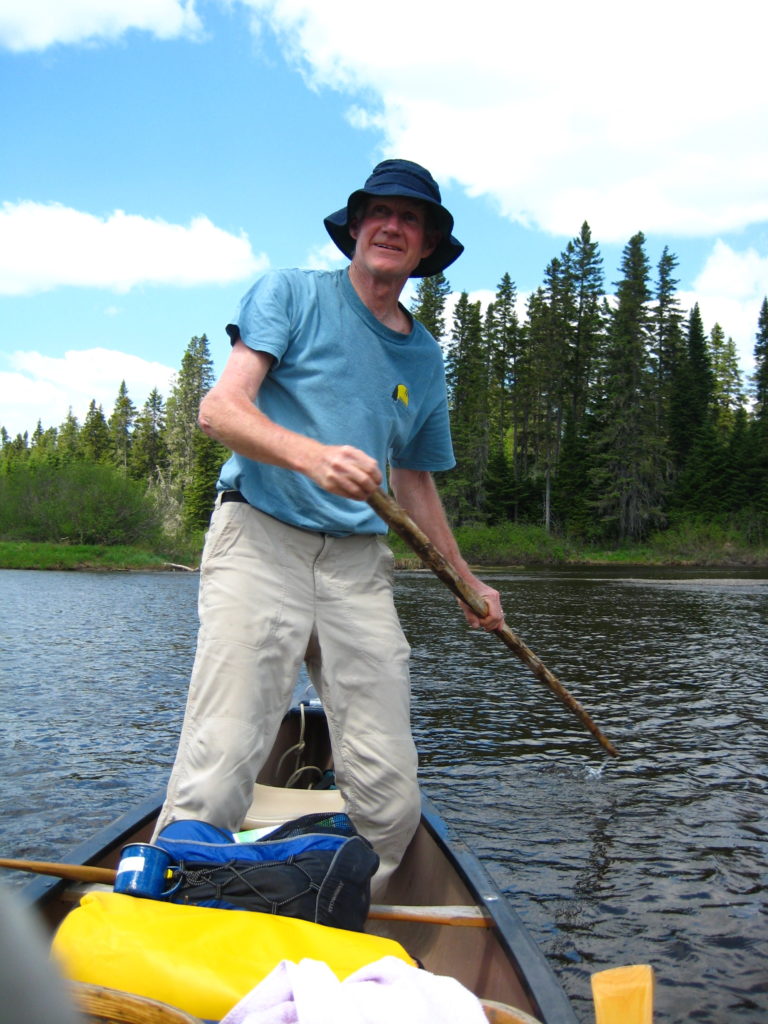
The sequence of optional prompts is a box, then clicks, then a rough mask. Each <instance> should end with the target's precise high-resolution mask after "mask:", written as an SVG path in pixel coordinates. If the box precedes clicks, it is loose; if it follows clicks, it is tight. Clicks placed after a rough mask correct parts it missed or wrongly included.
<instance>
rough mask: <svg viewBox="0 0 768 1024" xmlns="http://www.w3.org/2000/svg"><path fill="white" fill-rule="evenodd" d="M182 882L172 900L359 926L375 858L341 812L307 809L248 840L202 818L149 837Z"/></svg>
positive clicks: (368, 897) (366, 906)
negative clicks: (309, 811)
mask: <svg viewBox="0 0 768 1024" xmlns="http://www.w3.org/2000/svg"><path fill="white" fill-rule="evenodd" d="M155 845H156V846H159V847H161V848H162V849H164V850H166V851H167V852H168V853H169V854H170V855H171V857H172V859H173V863H174V865H175V868H174V875H175V877H176V879H177V880H178V881H179V882H180V884H179V887H178V889H176V890H175V892H174V893H173V895H172V896H171V897H170V899H171V902H173V903H191V904H195V905H196V906H203V907H224V908H227V909H230V910H257V911H261V912H262V913H267V914H280V915H283V916H285V917H297V918H301V919H302V920H304V921H314V922H315V923H316V924H324V925H330V926H331V927H335V928H346V929H348V930H351V931H362V930H363V927H364V925H365V920H366V918H367V916H368V911H369V909H370V905H371V878H372V877H373V874H374V872H375V871H376V869H377V867H378V866H379V858H378V856H377V854H376V853H374V851H373V848H372V847H371V844H370V843H369V842H368V840H367V839H365V838H364V837H363V836H361V835H360V834H359V832H358V831H357V830H356V829H355V827H354V825H353V824H352V822H351V820H350V819H349V817H348V816H347V815H346V814H307V815H304V816H303V817H302V818H297V819H295V820H294V821H289V822H287V823H286V824H285V825H281V826H280V827H279V828H277V829H275V831H274V832H270V833H269V835H267V836H265V837H264V838H263V839H260V840H257V841H256V842H253V843H238V842H235V838H234V835H233V834H232V833H231V832H228V831H227V830H226V829H221V828H217V827H216V826H214V825H208V824H207V823H206V822H203V821H174V822H171V824H170V825H167V826H166V827H165V828H164V829H163V831H162V832H161V833H160V835H159V836H158V837H157V839H156V840H155Z"/></svg>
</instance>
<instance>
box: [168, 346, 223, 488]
mask: <svg viewBox="0 0 768 1024" xmlns="http://www.w3.org/2000/svg"><path fill="white" fill-rule="evenodd" d="M213 383H214V372H213V360H212V359H211V356H210V352H209V349H208V339H207V338H206V336H205V335H204V334H203V335H202V336H201V337H194V338H192V339H191V340H190V342H189V344H188V345H187V349H186V351H185V353H184V356H183V357H182V360H181V369H180V370H179V373H178V375H177V377H176V380H175V382H174V385H173V388H172V390H171V394H170V396H169V398H168V402H167V405H166V430H165V440H166V444H167V446H168V457H169V461H170V470H171V476H172V478H173V481H174V483H175V484H176V486H177V487H178V488H179V489H180V490H181V492H183V491H184V490H185V488H187V487H188V486H189V484H190V483H191V481H192V476H193V467H194V461H195V455H194V438H195V435H196V433H197V431H198V430H199V429H200V428H199V427H198V425H197V414H198V410H199V408H200V402H201V401H202V399H203V396H204V395H205V394H206V393H207V392H208V391H209V390H210V389H211V387H212V386H213Z"/></svg>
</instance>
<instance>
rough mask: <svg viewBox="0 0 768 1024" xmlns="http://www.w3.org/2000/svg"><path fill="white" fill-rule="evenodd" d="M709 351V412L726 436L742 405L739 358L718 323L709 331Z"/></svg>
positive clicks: (731, 341)
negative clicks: (710, 393)
mask: <svg viewBox="0 0 768 1024" xmlns="http://www.w3.org/2000/svg"><path fill="white" fill-rule="evenodd" d="M708 348H709V359H710V363H711V366H712V377H713V394H712V404H713V410H712V411H713V415H714V421H715V426H716V428H717V429H718V430H719V431H720V433H721V434H722V435H727V434H729V433H730V432H731V431H732V430H733V428H734V425H735V422H736V415H737V413H738V411H739V410H740V409H741V408H742V407H743V405H744V389H743V386H742V380H741V370H740V368H739V357H738V354H737V352H736V346H735V344H734V342H733V338H726V337H725V332H724V331H723V329H722V327H721V326H720V324H715V326H714V327H713V328H712V331H711V333H710V336H709V346H708Z"/></svg>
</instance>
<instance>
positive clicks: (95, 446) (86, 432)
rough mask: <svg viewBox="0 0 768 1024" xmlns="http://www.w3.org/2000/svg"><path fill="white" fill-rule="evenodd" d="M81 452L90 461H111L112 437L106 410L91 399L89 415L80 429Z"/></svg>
mask: <svg viewBox="0 0 768 1024" xmlns="http://www.w3.org/2000/svg"><path fill="white" fill-rule="evenodd" d="M80 452H81V454H82V456H83V457H84V458H85V459H86V460H87V461H89V462H109V461H110V457H111V454H112V439H111V437H110V435H109V427H108V426H107V421H106V419H105V418H104V410H103V409H102V407H101V406H100V405H96V401H95V399H91V404H90V405H89V407H88V415H87V416H86V417H85V423H83V429H82V430H81V431H80Z"/></svg>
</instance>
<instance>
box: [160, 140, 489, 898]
mask: <svg viewBox="0 0 768 1024" xmlns="http://www.w3.org/2000/svg"><path fill="white" fill-rule="evenodd" d="M325 226H326V228H327V230H328V232H329V234H330V236H331V238H332V239H333V241H334V242H335V243H336V245H337V246H338V247H339V248H340V249H341V250H342V252H343V253H344V254H345V255H346V256H348V257H350V258H351V264H350V266H349V267H348V268H344V269H343V270H338V271H300V270H284V271H274V272H269V273H266V274H264V276H263V277H260V278H259V280H258V281H257V282H256V284H255V285H254V286H253V287H252V288H251V289H250V291H249V292H248V293H247V294H246V296H245V298H244V299H243V301H242V303H241V305H240V310H239V313H238V315H237V317H236V319H235V322H234V323H231V324H229V325H228V327H227V332H228V334H229V336H230V340H231V342H232V351H231V354H230V357H229V360H228V362H227V364H226V366H225V368H224V372H223V373H222V375H221V378H220V380H219V381H218V382H217V384H216V385H215V386H214V387H213V388H212V389H211V390H210V391H209V393H208V394H207V395H206V397H205V398H204V399H203V402H202V404H201V407H200V425H201V427H202V428H203V430H204V431H205V432H206V433H207V434H209V435H210V436H212V437H214V438H216V439H217V440H218V441H220V442H221V443H222V444H224V445H226V447H227V448H229V449H230V450H231V451H232V452H233V454H232V456H231V458H230V459H229V460H228V461H227V462H226V463H225V465H224V467H223V468H222V471H221V476H220V478H219V482H218V488H219V495H218V497H217V500H216V504H215V508H214V512H213V516H212V519H211V525H210V529H209V532H208V535H207V538H206V543H205V551H204V554H203V561H202V565H201V578H200V597H199V612H200V633H199V637H198V647H197V654H196V658H195V665H194V670H193V673H192V681H191V684H190V692H189V699H188V703H187V711H186V717H185V720H184V727H183V730H182V734H181V740H180V744H179V751H178V754H177V757H176V764H175V766H174V769H173V772H172V775H171V779H170V782H169V786H168V794H167V797H166V802H165V806H164V808H163V812H162V813H161V816H160V820H159V823H158V831H159V830H160V829H161V828H162V827H163V826H164V825H165V824H167V823H168V822H169V821H171V820H174V819H177V818H198V819H201V820H203V821H208V822H210V823H212V824H215V825H218V826H220V827H223V828H227V829H230V830H232V831H237V829H239V827H240V825H241V822H242V820H243V817H244V815H245V812H246V810H247V809H248V806H249V804H250V800H251V796H252V787H253V782H254V780H255V778H256V776H257V774H258V772H259V770H260V768H261V766H262V764H263V762H264V760H265V758H266V756H267V754H268V753H269V751H270V749H271V746H272V743H273V741H274V738H275V736H276V734H277V729H278V726H279V724H280V721H281V719H282V717H283V714H284V713H285V711H286V710H287V708H288V707H289V706H290V702H291V699H292V696H293V692H294V689H295V684H296V679H297V676H298V672H299V669H300V667H301V664H302V662H303V661H306V664H307V668H308V671H309V674H310V677H311V679H312V681H313V683H314V684H315V687H316V689H317V691H318V694H319V696H320V697H321V699H322V702H323V706H324V709H325V712H326V715H327V719H328V725H329V728H330V732H331V739H332V745H333V755H334V764H335V769H336V781H337V784H338V786H339V789H340V790H341V793H342V796H343V797H344V800H345V803H346V808H347V812H348V813H349V815H350V817H351V818H352V820H353V821H354V823H355V825H356V826H357V828H358V830H359V831H360V832H361V833H362V834H363V835H364V836H366V838H368V839H369V840H370V841H371V843H372V844H373V846H374V848H375V850H376V852H377V853H378V854H379V857H380V858H381V867H380V869H379V873H378V875H377V880H376V881H377V883H382V882H383V881H384V880H385V879H386V878H387V877H388V876H389V874H391V872H392V871H393V870H394V868H395V867H396V866H397V864H398V863H399V861H400V858H401V856H402V854H403V852H404V850H405V847H406V846H407V844H408V842H409V840H410V838H411V836H412V835H413V833H414V831H415V829H416V826H417V824H418V821H419V814H420V801H419V791H418V784H417V779H416V767H417V757H416V749H415V745H414V742H413V739H412V736H411V728H410V680H409V673H408V660H409V653H410V652H409V647H408V644H407V642H406V639H405V637H404V635H403V632H402V629H401V627H400V624H399V621H398V617H397V613H396V611H395V607H394V602H393V598H392V556H391V553H390V552H389V549H388V548H387V547H386V545H385V544H384V543H383V540H382V535H383V534H385V533H386V525H385V524H384V523H383V521H382V520H381V519H379V518H378V516H377V515H376V514H375V513H374V512H373V510H372V509H371V507H370V506H369V505H368V504H367V502H366V499H367V498H368V497H369V496H370V495H371V494H372V493H373V491H374V490H375V489H376V488H377V487H379V486H380V485H381V484H382V482H383V481H384V478H385V474H386V472H387V467H389V482H390V486H391V488H392V491H393V492H394V494H395V497H396V498H397V500H398V502H399V503H400V504H401V505H403V506H404V507H405V509H406V510H407V511H408V512H409V513H410V515H411V517H412V518H413V519H414V520H415V521H416V523H417V524H418V525H419V526H420V527H421V529H422V530H423V531H424V532H425V533H426V534H427V536H428V537H429V538H430V540H431V541H432V543H433V544H434V545H435V546H436V547H437V548H438V550H440V551H441V552H442V553H443V555H444V556H445V557H446V558H448V559H449V561H451V562H452V563H453V565H454V566H455V567H456V569H457V570H458V572H459V573H460V575H461V576H462V577H463V578H464V579H466V581H467V582H468V583H469V584H470V585H471V586H473V587H475V588H476V589H477V590H478V591H479V593H480V594H481V595H482V596H483V597H484V598H485V600H486V602H487V604H488V609H489V610H488V614H487V615H486V617H485V618H483V619H480V620H478V618H477V617H476V616H475V615H474V614H473V613H472V612H471V611H470V610H469V609H465V611H464V614H465V616H466V618H467V620H468V622H469V623H470V625H472V626H474V627H477V626H480V627H482V628H484V629H489V630H490V629H495V628H498V627H499V626H500V625H501V624H502V623H503V613H502V610H501V603H500V598H499V595H498V593H497V592H496V591H495V590H493V589H491V588H490V587H488V586H486V585H485V584H483V583H481V582H480V581H479V580H478V579H477V578H476V577H475V576H474V574H473V573H472V572H471V571H470V569H469V567H468V566H467V564H466V562H465V561H464V560H463V559H462V557H461V555H460V553H459V551H458V549H457V546H456V542H455V540H454V537H453V534H452V532H451V530H450V527H449V526H448V523H447V521H446V518H445V515H444V512H443V509H442V506H441V503H440V499H439V496H438V494H437V490H436V488H435V485H434V482H433V479H432V475H431V474H432V472H434V471H436V470H445V469H450V468H451V467H452V466H453V465H454V458H453V450H452V447H451V439H450V432H449V421H448V406H447V401H446V388H445V377H444V370H443V359H442V354H441V352H440V348H439V346H438V344H437V342H436V341H435V339H434V338H433V337H432V335H431V334H429V332H428V331H426V330H425V328H424V327H423V326H422V325H421V324H419V323H418V322H416V321H414V320H413V319H412V317H411V316H410V315H409V313H408V312H407V311H406V309H405V308H404V307H403V306H402V305H401V304H400V302H399V298H400V294H401V292H402V290H403V287H404V286H405V284H406V282H407V280H408V278H409V277H428V276H430V275H432V274H436V273H439V272H440V271H442V270H444V269H445V268H446V267H447V266H449V265H450V264H451V263H452V262H453V261H454V260H455V259H457V257H458V256H459V255H460V254H461V252H462V251H463V246H462V245H461V244H460V243H459V242H458V241H457V240H456V239H455V238H454V237H453V235H452V230H453V218H452V216H451V215H450V213H449V212H448V211H447V210H446V209H445V207H444V206H443V205H442V201H441V196H440V190H439V188H438V186H437V183H436V182H435V181H434V179H433V178H432V175H431V174H430V173H429V171H427V170H426V169H425V168H423V167H421V166H420V165H419V164H416V163H412V162H410V161H407V160H385V161H384V162H383V163H380V164H379V165H378V166H377V167H376V168H375V169H374V171H373V173H372V174H371V175H370V177H369V178H368V180H367V181H366V183H365V186H364V187H363V188H362V189H359V190H358V191H356V192H353V193H352V195H351V196H350V197H349V201H348V203H347V205H346V207H344V208H343V209H341V210H339V211H337V212H336V213H333V214H331V215H330V216H329V217H327V218H326V220H325Z"/></svg>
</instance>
